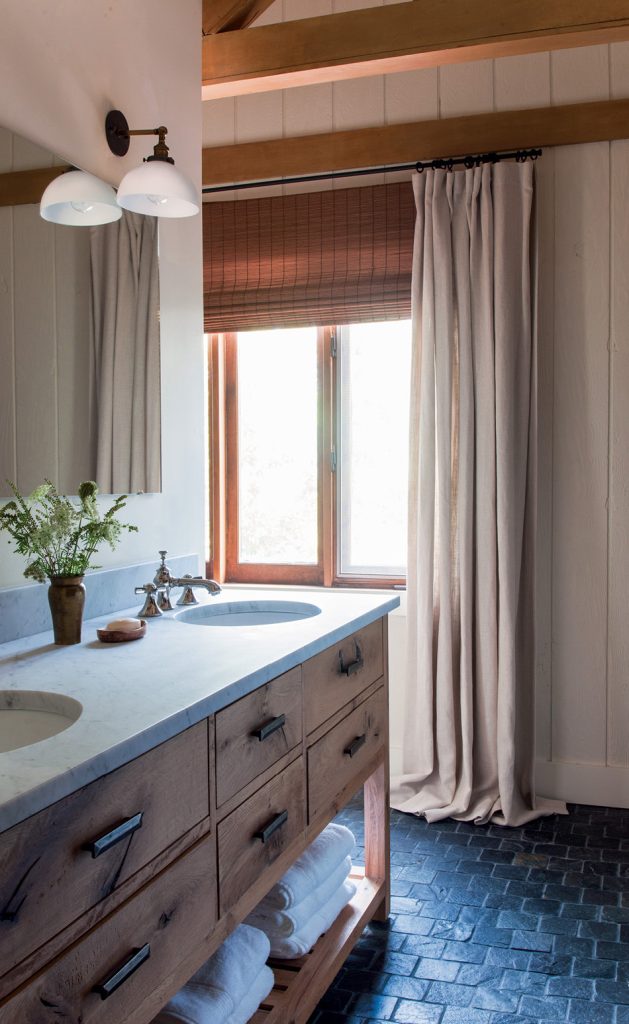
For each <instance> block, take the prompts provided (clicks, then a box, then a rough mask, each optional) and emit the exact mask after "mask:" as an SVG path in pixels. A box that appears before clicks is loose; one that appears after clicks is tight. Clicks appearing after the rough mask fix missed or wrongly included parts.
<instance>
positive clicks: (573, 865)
mask: <svg viewBox="0 0 629 1024" xmlns="http://www.w3.org/2000/svg"><path fill="white" fill-rule="evenodd" d="M570 811H571V813H570V815H569V816H568V817H565V816H555V817H552V818H542V819H540V820H539V821H535V822H533V823H532V824H530V825H527V826H526V827H524V828H516V829H504V828H499V827H498V826H493V825H489V826H483V827H478V826H473V825H467V824H462V823H458V822H455V821H450V820H448V821H444V822H441V823H439V824H436V825H428V824H426V822H425V821H423V820H420V819H417V818H414V817H412V816H410V815H405V814H399V813H397V812H393V814H392V819H391V840H392V842H391V851H392V855H391V859H392V893H393V899H392V913H391V918H390V921H389V923H388V925H380V926H376V925H375V924H374V925H371V926H369V927H368V928H367V929H366V930H365V932H364V934H363V936H362V938H361V939H360V941H359V942H358V944H357V946H356V947H355V949H354V951H353V952H352V954H351V956H350V958H349V959H348V960H347V962H346V964H345V966H344V967H343V969H342V970H341V972H340V973H339V974H338V975H337V977H336V979H335V981H334V982H333V984H332V986H331V988H330V989H329V991H328V992H327V993H326V995H325V996H324V998H323V999H322V1000H321V1002H320V1004H319V1006H318V1008H317V1010H316V1011H315V1013H314V1014H313V1016H312V1018H311V1024H366V1022H369V1021H398V1022H400V1024H551V1022H557V1021H563V1022H567V1024H629V810H615V809H612V808H601V807H582V806H579V807H571V808H570ZM339 820H342V821H343V822H344V823H345V824H347V825H349V827H350V828H352V830H353V831H354V833H355V834H356V836H357V839H358V842H360V841H361V840H362V837H363V819H362V808H361V806H360V803H359V802H355V803H354V804H352V805H351V806H350V807H349V808H347V809H346V811H344V813H343V815H342V816H341V818H340V819H339ZM359 857H360V854H359ZM359 857H358V858H357V860H358V859H359Z"/></svg>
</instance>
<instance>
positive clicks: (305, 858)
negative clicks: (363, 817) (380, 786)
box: [264, 822, 356, 910]
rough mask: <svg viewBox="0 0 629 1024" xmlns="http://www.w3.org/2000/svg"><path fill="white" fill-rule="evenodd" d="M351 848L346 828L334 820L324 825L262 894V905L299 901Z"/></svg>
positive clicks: (284, 906) (276, 906)
mask: <svg viewBox="0 0 629 1024" xmlns="http://www.w3.org/2000/svg"><path fill="white" fill-rule="evenodd" d="M355 848H356V840H355V839H354V836H353V835H352V833H351V832H350V830H349V829H348V828H345V826H344V825H337V824H335V823H334V822H333V823H332V824H331V825H328V826H327V827H326V828H324V830H323V832H321V833H320V834H319V835H318V836H317V838H316V839H315V840H314V841H313V842H312V843H311V844H310V846H309V847H308V849H307V850H305V851H304V853H302V855H301V857H298V858H297V860H296V861H295V863H294V864H293V866H292V867H290V868H289V869H288V871H287V872H286V874H285V875H284V876H283V878H281V879H280V881H279V882H278V883H277V885H274V886H273V888H272V889H271V891H270V892H269V893H268V894H267V895H266V896H265V898H264V900H265V903H266V905H267V906H268V907H270V908H274V909H276V910H287V909H288V907H294V906H295V905H296V904H297V903H301V902H302V900H305V899H306V897H307V896H309V895H310V893H311V892H313V890H314V889H316V888H317V887H318V886H319V885H321V883H322V882H324V881H325V879H326V878H328V876H329V875H330V874H331V873H332V872H333V871H334V870H335V869H336V868H337V867H338V866H339V864H340V863H341V861H344V860H345V858H346V857H347V856H350V857H351V855H352V854H353V852H354V850H355Z"/></svg>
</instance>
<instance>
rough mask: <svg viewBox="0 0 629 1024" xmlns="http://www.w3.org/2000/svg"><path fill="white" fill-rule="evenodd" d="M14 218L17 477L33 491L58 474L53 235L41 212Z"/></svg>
mask: <svg viewBox="0 0 629 1024" xmlns="http://www.w3.org/2000/svg"><path fill="white" fill-rule="evenodd" d="M13 216H14V223H15V238H14V258H15V336H16V339H19V344H16V352H15V376H16V381H15V383H16V438H17V473H18V477H19V481H20V489H21V490H22V491H30V490H32V489H33V488H34V487H36V486H37V485H38V484H40V483H41V482H42V481H43V480H44V478H45V477H48V478H50V479H51V480H52V481H53V482H55V481H56V479H57V473H58V458H57V380H56V372H57V366H56V363H57V360H56V339H55V289H54V276H53V274H52V273H51V267H53V266H54V242H53V238H54V232H53V230H52V228H51V225H49V224H47V223H46V222H45V221H42V219H41V217H40V216H39V209H38V208H37V207H36V206H20V207H15V208H14V211H13ZM42 229H43V230H42ZM35 283H36V284H37V288H36V292H35V296H34V295H33V286H34V284H35ZM34 297H35V300H36V301H34Z"/></svg>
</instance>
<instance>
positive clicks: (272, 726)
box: [251, 715, 286, 743]
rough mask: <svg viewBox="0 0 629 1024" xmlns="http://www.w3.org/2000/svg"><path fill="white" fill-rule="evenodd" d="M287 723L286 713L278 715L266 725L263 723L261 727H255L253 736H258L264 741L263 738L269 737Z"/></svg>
mask: <svg viewBox="0 0 629 1024" xmlns="http://www.w3.org/2000/svg"><path fill="white" fill-rule="evenodd" d="M285 724H286V715H278V716H277V718H272V719H271V721H270V722H267V723H266V724H265V725H261V726H260V728H259V729H254V730H253V733H252V734H251V735H252V736H257V738H258V739H259V740H260V743H262V740H266V739H268V737H269V736H272V735H273V733H274V732H277V730H278V729H283V728H284V726H285Z"/></svg>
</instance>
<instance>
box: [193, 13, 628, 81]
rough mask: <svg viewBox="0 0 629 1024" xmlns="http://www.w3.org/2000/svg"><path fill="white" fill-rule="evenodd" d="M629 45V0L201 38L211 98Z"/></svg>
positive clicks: (346, 18)
mask: <svg viewBox="0 0 629 1024" xmlns="http://www.w3.org/2000/svg"><path fill="white" fill-rule="evenodd" d="M625 39H629V0H596V3H592V0H501V2H499V3H497V2H496V0H474V3H470V0H448V2H445V0H413V2H411V3H397V4H392V5H390V6H386V7H372V8H369V9H364V10H355V11H347V12H343V13H340V14H329V15H325V16H322V17H317V18H304V19H300V20H297V21H289V22H284V23H282V24H277V25H265V26H263V27H262V28H253V29H249V30H247V31H246V32H245V31H236V32H221V33H219V34H215V35H208V36H205V37H204V39H203V98H204V99H217V98H219V97H223V96H236V95H239V94H242V93H247V92H260V91H265V90H270V89H285V88H290V87H294V86H301V85H310V84H313V83H315V82H328V81H336V80H339V79H344V78H358V77H361V76H365V75H376V74H388V73H390V72H394V71H406V70H409V69H413V68H424V67H434V66H437V65H438V66H443V65H445V64H454V63H460V62H465V61H474V60H483V59H487V58H493V57H504V56H510V55H514V54H522V53H536V52H539V51H544V50H556V49H563V48H566V47H574V46H590V45H593V44H594V43H609V42H614V41H618V40H625Z"/></svg>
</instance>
